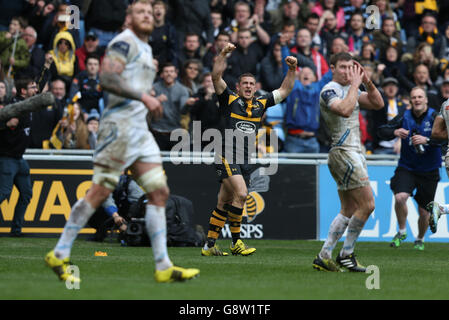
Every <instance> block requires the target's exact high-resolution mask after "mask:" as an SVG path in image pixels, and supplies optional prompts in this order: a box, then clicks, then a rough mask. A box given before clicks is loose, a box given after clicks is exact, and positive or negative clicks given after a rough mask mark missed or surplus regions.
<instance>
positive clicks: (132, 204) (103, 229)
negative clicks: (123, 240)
mask: <svg viewBox="0 0 449 320" xmlns="http://www.w3.org/2000/svg"><path fill="white" fill-rule="evenodd" d="M143 195H144V192H143V191H142V189H141V188H140V187H139V185H138V184H137V183H136V182H135V181H134V180H133V179H132V178H131V176H129V175H126V174H123V175H121V176H120V181H119V184H118V186H117V188H116V189H115V191H114V192H113V193H111V194H110V195H109V197H108V198H107V199H106V201H105V202H104V203H103V205H102V206H101V207H100V208H99V209H98V210H97V211H96V212H95V213H94V214H93V215H92V217H91V218H90V219H89V221H88V224H89V225H90V226H91V227H93V228H95V229H96V230H97V232H96V234H95V235H94V237H93V238H92V240H93V241H100V242H101V241H103V240H104V238H105V237H106V236H107V230H108V229H111V228H112V227H113V226H114V225H116V226H117V227H118V228H119V230H120V231H121V232H125V231H126V230H127V221H129V220H130V219H131V218H132V217H138V216H139V211H140V210H139V208H140V207H139V199H140V198H142V196H143Z"/></svg>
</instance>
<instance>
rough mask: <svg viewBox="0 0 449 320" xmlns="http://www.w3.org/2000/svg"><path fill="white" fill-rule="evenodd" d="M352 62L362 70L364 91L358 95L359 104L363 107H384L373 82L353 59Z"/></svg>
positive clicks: (374, 108)
mask: <svg viewBox="0 0 449 320" xmlns="http://www.w3.org/2000/svg"><path fill="white" fill-rule="evenodd" d="M354 64H356V65H358V66H359V68H361V70H362V72H363V78H362V82H363V84H364V85H365V88H366V92H362V94H361V95H360V97H359V103H360V105H361V106H362V107H363V108H365V109H372V110H380V109H382V108H383V107H384V100H383V99H382V95H381V94H380V92H379V90H377V88H376V86H375V85H374V83H373V82H372V81H371V80H370V79H369V78H368V76H367V75H366V72H365V69H364V68H363V67H362V66H361V65H360V63H358V62H357V61H355V60H354Z"/></svg>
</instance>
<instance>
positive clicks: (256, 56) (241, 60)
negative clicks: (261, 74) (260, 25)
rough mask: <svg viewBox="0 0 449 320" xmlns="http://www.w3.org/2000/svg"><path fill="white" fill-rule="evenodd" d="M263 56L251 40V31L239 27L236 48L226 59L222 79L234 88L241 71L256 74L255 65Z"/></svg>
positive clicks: (257, 45)
mask: <svg viewBox="0 0 449 320" xmlns="http://www.w3.org/2000/svg"><path fill="white" fill-rule="evenodd" d="M263 57H264V52H263V50H262V48H261V47H260V45H259V43H258V42H257V41H256V42H254V41H251V31H249V30H248V29H240V30H239V31H238V41H237V48H236V49H235V50H234V51H233V52H232V54H231V56H230V57H229V58H228V60H227V69H226V70H225V72H224V77H223V78H224V80H225V82H226V83H227V84H228V85H229V88H230V89H231V90H234V89H235V85H236V83H237V79H238V77H239V76H240V75H241V74H243V73H247V72H249V73H251V74H253V75H257V74H258V72H257V66H258V63H259V61H261V60H262V59H263Z"/></svg>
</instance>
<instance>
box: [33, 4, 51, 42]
mask: <svg viewBox="0 0 449 320" xmlns="http://www.w3.org/2000/svg"><path fill="white" fill-rule="evenodd" d="M54 11H55V5H54V4H53V2H46V1H43V0H39V1H37V2H36V5H35V6H34V7H33V8H32V10H31V12H30V13H29V15H28V22H29V24H30V25H31V26H33V27H34V29H35V30H36V31H38V35H37V43H38V44H39V45H40V46H41V45H42V44H43V41H42V37H43V36H44V35H43V34H42V32H41V30H42V28H43V26H44V24H45V22H46V21H47V19H48V18H49V16H51V14H52V13H53V12H54ZM45 36H48V35H45Z"/></svg>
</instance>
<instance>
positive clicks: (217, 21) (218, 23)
mask: <svg viewBox="0 0 449 320" xmlns="http://www.w3.org/2000/svg"><path fill="white" fill-rule="evenodd" d="M210 18H211V20H212V25H213V26H214V39H215V38H216V37H217V36H218V34H219V33H220V32H222V31H224V29H225V24H224V21H223V16H222V13H221V12H220V11H211V13H210ZM202 37H203V40H206V33H205V32H203V33H202Z"/></svg>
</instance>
